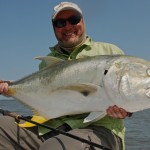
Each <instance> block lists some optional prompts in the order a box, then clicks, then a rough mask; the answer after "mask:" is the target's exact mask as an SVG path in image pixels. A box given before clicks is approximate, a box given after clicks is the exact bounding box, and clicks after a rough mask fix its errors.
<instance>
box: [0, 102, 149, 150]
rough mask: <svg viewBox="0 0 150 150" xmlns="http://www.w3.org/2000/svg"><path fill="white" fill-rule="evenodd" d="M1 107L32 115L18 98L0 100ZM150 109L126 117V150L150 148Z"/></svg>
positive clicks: (146, 149) (145, 149) (147, 149)
mask: <svg viewBox="0 0 150 150" xmlns="http://www.w3.org/2000/svg"><path fill="white" fill-rule="evenodd" d="M0 108H2V109H6V110H9V111H15V112H18V113H19V114H21V115H31V114H32V112H31V110H30V109H29V108H28V107H27V106H24V105H23V104H21V103H20V102H18V101H16V100H0ZM149 114H150V109H148V110H144V111H141V112H137V113H134V114H133V116H132V117H131V118H127V119H125V126H126V139H125V141H126V142H125V144H126V150H150V117H149Z"/></svg>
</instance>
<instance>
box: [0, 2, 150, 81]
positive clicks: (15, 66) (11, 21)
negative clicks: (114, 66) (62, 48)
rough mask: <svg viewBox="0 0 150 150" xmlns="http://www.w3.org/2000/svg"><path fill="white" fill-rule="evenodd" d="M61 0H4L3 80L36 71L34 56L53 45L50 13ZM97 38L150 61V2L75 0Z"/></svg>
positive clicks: (0, 24)
mask: <svg viewBox="0 0 150 150" xmlns="http://www.w3.org/2000/svg"><path fill="white" fill-rule="evenodd" d="M60 2H61V1H60V0H43V1H42V0H0V79H3V80H17V79H20V78H22V77H24V76H26V75H28V74H31V73H33V72H35V71H37V70H38V64H39V63H40V61H39V60H35V59H34V58H35V57H36V56H45V55H47V54H48V53H49V47H51V46H53V45H55V44H56V43H57V40H56V38H55V35H54V32H53V28H52V24H51V15H52V13H53V7H54V6H55V5H56V4H58V3H60ZM72 2H75V3H77V4H78V5H79V6H80V7H81V9H82V11H83V15H84V20H85V23H86V33H87V35H89V36H90V37H91V38H92V39H93V40H94V41H100V42H107V43H112V44H115V45H117V46H118V47H120V48H121V49H122V50H123V51H124V52H125V53H126V54H127V55H132V56H137V57H140V58H143V59H146V60H150V17H149V14H150V0H143V1H142V0H124V1H121V0H113V1H111V0H72Z"/></svg>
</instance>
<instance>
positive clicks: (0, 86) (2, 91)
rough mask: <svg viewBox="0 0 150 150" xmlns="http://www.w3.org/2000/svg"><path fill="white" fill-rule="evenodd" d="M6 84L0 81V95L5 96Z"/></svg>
mask: <svg viewBox="0 0 150 150" xmlns="http://www.w3.org/2000/svg"><path fill="white" fill-rule="evenodd" d="M7 91H8V83H7V82H6V81H3V80H0V94H3V95H7V94H6V93H7Z"/></svg>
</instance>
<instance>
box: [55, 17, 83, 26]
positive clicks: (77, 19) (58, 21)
mask: <svg viewBox="0 0 150 150" xmlns="http://www.w3.org/2000/svg"><path fill="white" fill-rule="evenodd" d="M80 20H81V16H80V15H74V16H71V17H69V18H67V19H56V20H53V21H52V22H53V25H54V26H55V27H57V28H63V27H65V26H66V22H67V21H68V22H69V23H70V24H71V25H76V24H78V23H79V22H80Z"/></svg>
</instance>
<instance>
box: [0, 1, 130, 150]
mask: <svg viewBox="0 0 150 150" xmlns="http://www.w3.org/2000/svg"><path fill="white" fill-rule="evenodd" d="M52 24H53V28H54V32H55V35H56V38H57V40H58V43H57V44H56V45H55V46H54V47H51V48H50V50H51V52H50V54H48V55H50V56H54V57H59V58H61V59H65V60H67V59H69V60H72V59H79V58H83V57H87V56H94V55H113V54H123V52H122V50H121V49H119V48H118V47H117V46H115V45H112V44H108V43H101V42H94V41H92V39H91V38H90V37H88V36H87V35H86V34H85V23H84V19H83V14H82V11H81V9H80V8H79V7H78V6H77V5H76V4H74V3H70V2H62V3H60V4H58V5H57V6H55V7H54V14H53V16H52ZM45 66H46V64H45V63H44V62H42V63H41V64H40V66H39V67H40V69H41V68H43V67H45ZM7 90H8V83H7V82H5V81H2V80H0V93H1V94H3V95H7ZM107 114H108V115H107V116H106V117H104V118H102V119H101V120H98V121H96V122H94V123H92V124H90V125H87V124H86V125H85V124H84V123H83V119H84V118H85V116H87V115H88V114H81V115H75V116H64V117H61V118H56V119H52V120H49V121H47V122H45V124H46V125H49V126H52V127H54V128H58V129H61V130H63V131H66V132H67V131H69V132H70V133H72V134H74V135H77V136H79V137H83V138H85V139H87V140H90V141H93V142H95V143H97V144H100V145H103V146H105V147H108V148H110V149H113V150H122V149H123V148H124V132H125V128H124V125H123V123H122V119H123V118H126V117H128V114H129V113H128V112H126V111H125V110H123V109H122V108H118V107H117V106H110V107H109V108H108V109H107ZM0 128H1V130H0V149H11V150H12V149H39V148H40V150H47V149H48V150H85V149H90V150H94V149H97V148H94V147H93V146H90V145H88V144H84V143H82V142H80V141H77V140H74V139H71V138H69V137H66V136H63V135H57V134H56V133H55V132H53V131H49V130H47V129H45V128H41V127H39V128H38V131H37V127H34V128H27V127H24V128H20V127H19V126H18V125H16V124H15V123H14V119H12V118H10V117H6V116H2V117H0ZM18 131H19V132H18ZM45 140H46V141H45ZM44 141H45V142H44Z"/></svg>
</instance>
